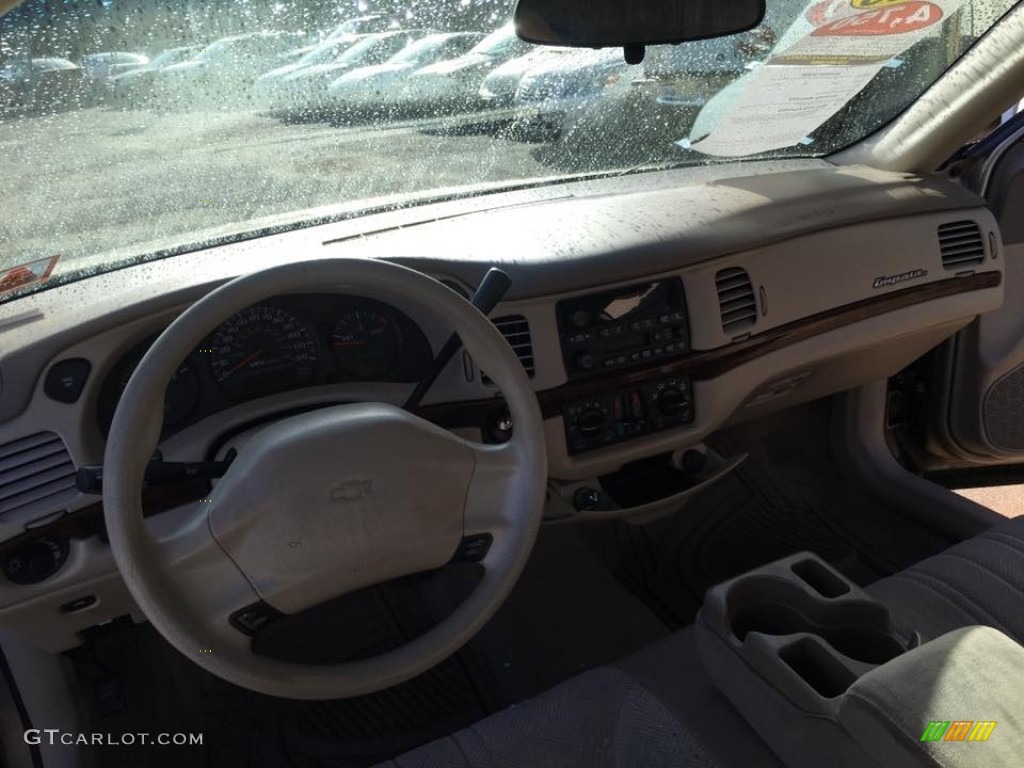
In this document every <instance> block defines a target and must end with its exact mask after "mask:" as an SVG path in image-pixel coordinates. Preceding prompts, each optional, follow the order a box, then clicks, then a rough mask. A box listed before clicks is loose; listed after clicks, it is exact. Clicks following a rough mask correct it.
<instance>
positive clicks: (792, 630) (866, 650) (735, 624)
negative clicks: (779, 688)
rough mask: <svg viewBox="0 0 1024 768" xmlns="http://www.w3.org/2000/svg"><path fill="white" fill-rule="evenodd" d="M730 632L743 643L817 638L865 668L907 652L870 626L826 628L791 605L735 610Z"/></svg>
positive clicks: (759, 606)
mask: <svg viewBox="0 0 1024 768" xmlns="http://www.w3.org/2000/svg"><path fill="white" fill-rule="evenodd" d="M730 628H731V629H732V632H733V634H734V635H735V636H736V638H737V639H738V640H739V641H740V642H741V643H742V642H743V641H744V640H746V637H747V635H748V634H749V633H751V632H760V633H762V634H765V635H795V634H800V633H806V634H809V635H817V636H818V637H820V638H821V639H822V640H824V641H825V642H826V643H828V644H829V645H831V646H832V647H833V648H835V649H836V650H837V651H839V652H840V653H841V654H843V655H844V656H847V657H849V658H851V659H854V660H855V661H863V662H865V663H867V664H885V663H886V662H887V661H892V660H893V659H895V658H896V657H897V656H899V655H900V654H902V653H904V652H905V651H906V648H904V647H903V644H902V643H901V642H900V641H898V640H897V639H896V638H895V637H893V636H892V635H891V634H890V633H888V632H886V631H883V630H881V629H878V628H875V627H870V626H858V625H846V626H844V625H841V624H835V625H831V626H829V625H827V624H825V623H821V622H817V621H813V620H811V619H809V618H808V617H807V616H806V615H804V614H802V613H801V612H799V611H798V610H797V609H796V608H795V607H793V606H791V605H785V604H781V603H764V602H763V603H755V604H752V605H743V606H740V607H738V608H737V609H736V610H735V612H734V613H733V614H732V620H731V621H730Z"/></svg>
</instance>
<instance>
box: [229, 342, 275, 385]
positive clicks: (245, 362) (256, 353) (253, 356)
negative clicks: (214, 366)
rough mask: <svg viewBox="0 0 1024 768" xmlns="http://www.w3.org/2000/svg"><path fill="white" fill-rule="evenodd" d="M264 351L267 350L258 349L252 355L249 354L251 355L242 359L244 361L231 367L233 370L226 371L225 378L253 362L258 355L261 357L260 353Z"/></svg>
mask: <svg viewBox="0 0 1024 768" xmlns="http://www.w3.org/2000/svg"><path fill="white" fill-rule="evenodd" d="M264 351H265V350H262V349H257V350H256V351H255V352H253V353H252V354H251V355H249V356H248V357H247V358H245V359H244V360H242V361H241V362H240V363H238V364H236V365H235V366H234V367H232V368H231V370H229V371H228V372H227V373H225V374H224V378H225V379H226V378H227V377H228V376H230V375H231V374H232V373H234V372H235V371H237V370H238V369H239V368H245V366H247V365H248V364H249V363H251V362H252V361H253V360H255V359H256V358H257V357H259V356H260V355H262V354H263V352H264Z"/></svg>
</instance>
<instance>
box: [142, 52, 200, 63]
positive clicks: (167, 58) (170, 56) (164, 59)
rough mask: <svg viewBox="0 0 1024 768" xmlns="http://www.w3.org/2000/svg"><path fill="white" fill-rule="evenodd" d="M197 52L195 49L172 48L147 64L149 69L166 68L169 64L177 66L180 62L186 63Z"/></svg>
mask: <svg viewBox="0 0 1024 768" xmlns="http://www.w3.org/2000/svg"><path fill="white" fill-rule="evenodd" d="M198 52H199V50H198V49H196V48H173V49H171V50H169V51H164V52H163V53H160V54H158V55H157V56H155V57H154V58H153V60H152V61H151V62H149V66H150V67H166V66H167V65H169V64H177V63H178V62H180V61H187V60H188V59H190V58H192V57H193V56H195V55H196V54H197V53H198Z"/></svg>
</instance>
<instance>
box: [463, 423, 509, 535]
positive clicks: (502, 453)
mask: <svg viewBox="0 0 1024 768" xmlns="http://www.w3.org/2000/svg"><path fill="white" fill-rule="evenodd" d="M470 446H471V447H472V449H473V458H474V466H473V478H472V480H471V481H470V484H469V489H468V491H467V493H466V508H465V512H464V515H463V531H462V532H463V536H465V537H470V536H477V535H482V534H488V533H489V534H491V535H492V536H494V537H495V538H496V539H497V538H501V537H502V536H503V535H504V534H505V533H506V532H507V531H508V529H509V528H512V527H514V526H515V525H516V517H515V514H516V512H515V510H513V509H510V508H509V507H508V506H507V505H506V504H505V496H506V495H507V494H508V492H509V487H510V486H511V485H514V483H515V477H516V473H517V469H518V466H519V457H518V456H517V455H516V449H515V446H514V445H513V444H512V443H504V444H502V445H484V444H482V443H470Z"/></svg>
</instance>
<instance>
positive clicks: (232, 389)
mask: <svg viewBox="0 0 1024 768" xmlns="http://www.w3.org/2000/svg"><path fill="white" fill-rule="evenodd" d="M210 349H211V350H212V351H211V360H210V369H211V371H212V372H213V377H214V379H215V380H216V381H217V383H219V384H220V385H221V386H222V387H223V388H224V391H225V392H226V393H227V394H228V395H229V396H230V397H232V398H234V399H237V400H245V399H249V398H253V397H261V396H263V395H268V394H271V393H273V392H280V391H283V390H287V389H292V388H294V387H300V386H302V385H304V384H307V383H309V381H310V380H311V379H312V378H313V377H314V375H315V374H316V364H317V345H316V339H315V338H314V337H313V333H312V332H311V331H310V329H309V328H308V327H307V326H306V324H305V323H303V322H302V321H301V320H299V318H297V317H295V315H292V314H291V313H289V312H286V311H285V310H283V309H281V308H279V307H274V306H269V305H260V306H255V307H249V308H248V309H244V310H242V311H241V312H239V313H238V314H237V315H235V316H234V317H232V318H230V319H228V320H227V321H225V322H224V324H223V325H221V326H220V328H218V329H217V330H216V331H215V332H214V334H213V336H212V337H211V338H210Z"/></svg>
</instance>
